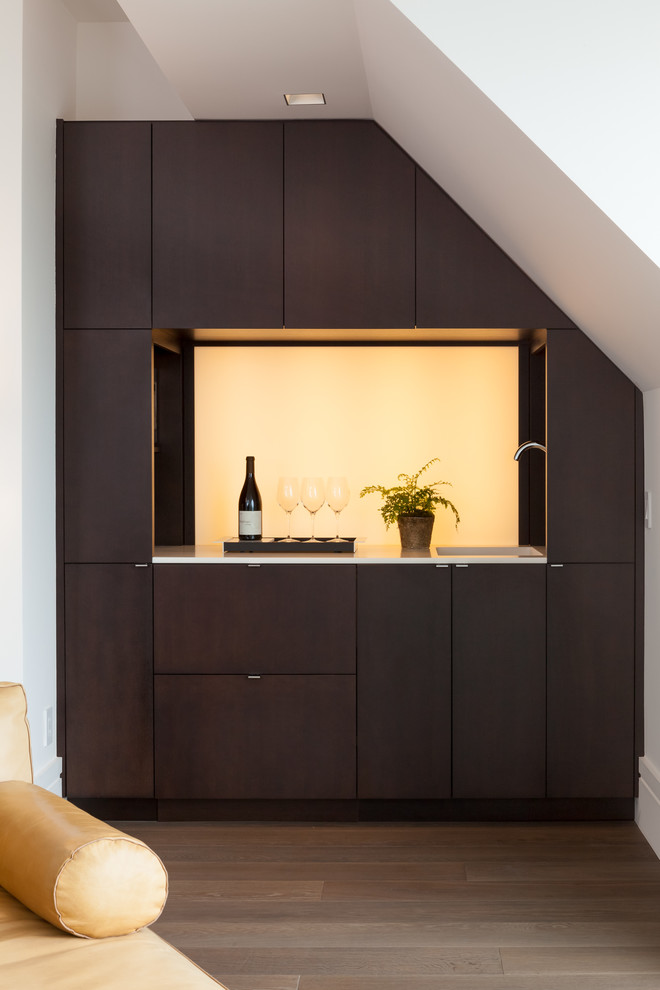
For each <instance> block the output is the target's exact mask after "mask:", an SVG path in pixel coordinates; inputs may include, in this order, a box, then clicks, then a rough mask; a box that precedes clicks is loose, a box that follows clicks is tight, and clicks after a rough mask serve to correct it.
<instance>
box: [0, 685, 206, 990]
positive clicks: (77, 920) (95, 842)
mask: <svg viewBox="0 0 660 990" xmlns="http://www.w3.org/2000/svg"><path fill="white" fill-rule="evenodd" d="M29 731H30V730H29V725H28V721H27V706H26V701H25V693H24V691H23V688H22V686H21V685H20V684H12V683H8V682H0V988H12V990H13V988H18V987H21V988H26V990H41V988H44V990H45V988H48V990H60V988H61V990H152V988H153V990H156V988H157V990H198V988H199V990H202V988H210V987H218V986H221V985H222V984H219V983H218V982H217V980H214V979H213V978H212V977H211V976H209V975H208V974H207V973H205V972H203V970H201V969H199V967H197V966H196V965H195V964H194V963H193V962H191V961H190V960H189V959H187V958H186V956H184V955H183V954H182V953H180V952H178V951H177V950H176V949H174V948H173V947H172V946H171V945H168V944H167V942H164V941H163V940H162V939H161V938H159V937H158V936H157V935H156V934H155V933H154V932H152V931H150V930H149V929H148V927H147V926H148V925H149V924H151V923H152V922H153V921H155V920H156V918H157V917H158V916H159V914H160V913H161V911H162V909H163V907H164V905H165V901H166V899H167V873H166V871H165V867H164V866H163V864H162V863H161V861H160V859H159V858H158V857H157V856H156V854H155V853H154V852H153V851H152V850H151V849H149V847H148V846H146V845H145V844H144V843H143V842H140V841H139V840H138V839H135V838H133V837H132V836H129V835H126V834H125V833H123V832H120V831H119V830H118V829H114V828H112V827H110V826H108V825H105V824H104V823H103V822H100V821H98V820H97V819H95V818H92V816H91V815H87V814H86V813H85V812H83V811H81V810H80V809H79V808H76V807H75V806H74V805H72V804H69V802H67V801H65V800H64V799H63V798H60V797H57V796H56V795H54V794H51V793H50V792H49V791H46V790H44V789H43V788H41V787H37V786H36V785H35V784H34V783H33V782H32V763H31V750H30V735H29Z"/></svg>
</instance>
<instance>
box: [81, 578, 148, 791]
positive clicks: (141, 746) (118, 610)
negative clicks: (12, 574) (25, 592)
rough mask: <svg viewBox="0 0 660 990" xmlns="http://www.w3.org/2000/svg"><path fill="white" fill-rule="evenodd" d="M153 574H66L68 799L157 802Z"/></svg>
mask: <svg viewBox="0 0 660 990" xmlns="http://www.w3.org/2000/svg"><path fill="white" fill-rule="evenodd" d="M151 571H152V568H151V566H144V567H136V566H134V565H132V564H68V565H67V566H66V567H65V569H64V597H65V610H64V612H65V614H64V622H65V633H66V708H67V721H66V767H65V771H66V793H67V794H68V795H69V797H72V798H76V797H81V798H150V797H153V790H154V782H153V662H152V594H151Z"/></svg>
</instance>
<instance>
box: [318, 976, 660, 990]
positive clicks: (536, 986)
mask: <svg viewBox="0 0 660 990" xmlns="http://www.w3.org/2000/svg"><path fill="white" fill-rule="evenodd" d="M299 990H658V979H657V976H655V975H650V974H646V975H645V974H641V975H638V974H633V975H629V976H625V975H622V974H615V975H613V976H608V975H607V974H602V973H599V974H597V975H589V976H580V980H579V984H576V981H575V976H573V975H571V976H532V977H530V976H511V975H509V974H507V975H506V976H462V975H456V976H416V977H414V978H406V982H405V986H402V983H401V979H400V978H399V977H396V976H393V977H387V976H382V977H379V978H378V979H373V978H371V977H361V976H348V977H347V976H302V977H301V979H300V984H299Z"/></svg>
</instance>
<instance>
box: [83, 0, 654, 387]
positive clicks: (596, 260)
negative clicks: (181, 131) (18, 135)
mask: <svg viewBox="0 0 660 990" xmlns="http://www.w3.org/2000/svg"><path fill="white" fill-rule="evenodd" d="M64 2H65V3H66V4H67V6H68V7H69V9H70V10H71V11H72V12H73V13H74V15H75V16H76V17H77V18H78V19H79V20H97V21H98V20H105V19H108V18H111V19H115V18H116V17H117V11H118V8H120V13H121V11H123V13H124V15H125V16H126V17H127V18H128V20H129V21H130V23H131V25H132V26H133V28H134V29H135V31H136V32H137V34H138V35H139V37H140V38H141V39H142V42H143V43H144V45H145V46H146V48H147V49H148V51H149V52H150V53H151V56H152V57H153V58H154V60H155V62H156V63H157V64H158V66H159V67H160V69H161V71H162V72H163V74H164V76H165V77H166V78H167V80H168V81H169V83H170V84H171V86H172V87H173V89H174V90H175V91H176V92H177V94H178V96H179V97H180V99H181V100H182V101H183V103H184V104H185V105H186V107H187V108H188V110H189V111H190V113H191V115H192V116H193V117H195V118H221V119H222V118H224V119H229V118H245V119H266V118H278V119H280V118H281V119H285V120H288V119H299V118H302V117H320V118H324V117H328V118H330V117H340V118H341V117H366V118H373V119H375V120H376V121H377V122H378V123H380V124H381V126H383V127H384V129H385V130H386V131H388V133H390V134H391V136H392V137H393V138H394V139H395V140H396V141H397V142H398V143H399V144H400V145H401V146H402V147H403V148H404V149H405V150H406V151H407V152H408V153H409V154H410V155H411V156H412V157H413V158H414V159H415V160H416V161H418V162H419V163H420V165H422V167H423V168H425V169H426V171H427V172H428V173H429V174H430V175H431V176H432V177H433V178H434V179H435V180H436V181H437V182H438V183H439V184H440V185H442V186H443V187H444V188H445V189H446V190H447V192H448V193H449V194H450V195H451V196H452V197H453V198H454V199H455V200H456V201H457V202H458V203H459V204H460V205H461V206H462V207H463V208H464V209H465V210H466V212H467V213H468V214H469V215H470V216H472V217H473V218H474V219H475V220H476V221H477V223H479V224H480V225H481V226H482V227H483V228H484V230H486V231H487V233H489V234H490V236H491V237H493V239H494V240H495V241H496V242H497V243H499V244H500V245H501V246H502V247H503V248H504V250H506V251H507V252H508V253H509V254H510V256H511V257H512V258H513V259H514V260H515V261H516V262H517V263H518V264H519V265H520V266H521V268H522V269H523V270H524V271H526V272H527V273H528V274H529V275H530V277H531V278H533V279H534V280H535V281H536V282H537V284H539V285H540V286H541V288H543V289H544V290H545V291H546V292H547V293H548V295H549V296H550V297H551V298H552V299H554V301H555V302H556V303H557V304H558V305H559V306H560V307H561V308H562V309H563V310H564V311H565V312H566V313H567V314H568V316H569V317H571V319H573V320H574V321H575V322H576V323H577V324H578V325H579V326H580V327H581V328H582V329H583V330H584V331H585V332H586V333H587V334H589V336H591V337H592V338H593V339H594V340H595V341H596V342H597V343H598V344H599V345H600V346H601V347H602V348H603V350H604V351H605V352H606V353H608V354H609V355H610V356H611V357H612V358H613V359H614V360H615V361H616V363H617V364H618V365H619V366H620V367H621V368H622V369H623V370H624V371H626V373H627V374H629V375H630V377H631V378H632V379H633V380H634V381H635V382H636V383H637V384H639V385H640V387H642V388H656V387H660V347H659V346H658V342H657V341H658V337H657V327H658V314H659V313H660V270H659V269H658V268H657V266H656V265H655V264H654V263H653V262H652V261H651V260H650V259H649V258H648V257H647V255H646V254H645V253H644V252H643V251H642V250H640V248H639V247H638V246H637V245H636V244H635V243H634V242H633V240H631V239H630V238H629V237H627V236H626V235H625V234H624V233H623V232H622V230H621V229H620V228H619V227H618V226H617V225H616V224H615V223H614V222H613V221H612V219H611V218H609V217H608V216H607V215H606V213H605V212H604V211H603V210H602V209H599V208H598V207H597V206H596V205H595V203H594V202H593V201H592V199H591V198H590V197H589V195H588V190H586V189H585V187H584V186H583V187H582V188H579V187H578V186H577V185H576V184H575V183H574V182H572V181H571V180H570V179H569V178H568V176H567V175H566V174H565V172H564V171H562V169H561V168H559V167H558V166H557V164H555V163H554V162H553V160H552V156H551V155H550V154H549V153H548V149H547V148H546V153H545V154H544V153H543V152H542V151H541V150H540V148H539V147H538V145H537V144H535V143H534V142H533V141H532V140H531V139H530V138H529V136H528V135H527V134H526V133H525V130H524V128H523V129H521V127H520V126H516V124H514V122H513V121H512V120H511V119H510V118H509V117H508V116H507V115H506V114H505V113H504V112H502V110H501V109H499V108H498V106H497V105H496V103H495V102H493V100H494V99H496V96H495V95H494V94H495V87H494V86H493V89H492V90H490V89H489V87H488V80H487V79H486V78H485V75H487V73H485V72H481V74H480V75H479V86H477V85H475V83H474V81H473V80H472V79H471V77H470V73H469V71H468V69H467V68H466V67H465V65H464V64H463V63H462V64H463V67H464V68H465V69H466V71H461V70H460V69H459V68H458V67H457V65H456V64H455V63H454V62H452V61H451V60H450V59H449V58H448V57H447V56H446V54H445V53H444V52H443V51H442V50H441V47H440V38H439V37H438V36H437V34H436V35H434V42H435V43H433V42H432V41H430V40H429V38H428V37H427V36H426V34H424V33H423V32H422V31H421V30H419V28H418V27H416V26H415V24H414V23H412V21H411V20H410V19H408V18H407V17H406V16H404V14H403V13H402V11H401V10H400V9H399V6H398V5H396V4H394V3H392V2H390V0H119V3H116V2H115V0H64ZM479 2H480V0H472V5H473V7H474V4H475V3H476V5H477V6H478V5H479ZM483 2H489V3H491V2H492V0H483ZM510 2H511V0H509V3H510ZM563 2H568V0H563ZM570 2H571V3H573V2H577V3H586V2H587V0H570ZM588 2H589V3H591V0H588ZM441 3H442V5H443V7H444V10H445V13H446V12H447V11H449V14H450V15H451V10H452V9H454V10H455V8H453V6H452V4H450V3H449V2H448V0H419V4H418V6H419V5H421V6H425V7H426V8H427V10H430V9H435V5H436V4H441ZM400 6H404V4H403V3H400ZM407 7H410V2H408V4H407ZM592 7H593V4H592ZM597 8H598V5H596V7H593V9H594V16H596V17H597V16H598V9H599V8H598V9H597ZM456 16H458V15H456ZM540 16H541V15H538V17H537V18H536V20H537V22H538V20H539V17H540ZM544 16H547V8H546V14H545V15H544ZM522 21H523V23H522V26H521V31H522V32H523V35H524V31H525V28H526V27H527V28H528V29H529V32H530V34H529V38H528V43H529V44H530V45H533V44H534V43H538V35H536V36H535V34H534V31H535V30H536V29H538V26H539V25H538V23H536V24H535V23H534V18H533V17H530V18H529V19H528V21H527V20H526V19H525V18H523V19H522ZM542 26H543V25H542V24H541V27H542ZM453 28H454V35H455V34H456V24H453ZM463 30H464V31H465V32H466V38H465V39H464V40H465V44H466V45H467V44H468V43H469V31H470V25H469V24H467V26H465V25H464V26H463ZM535 37H536V41H535ZM482 43H483V39H482ZM494 43H495V44H496V39H494ZM522 43H524V38H521V44H522ZM603 71H607V66H606V65H604V66H603ZM466 73H467V74H466ZM285 92H324V93H325V94H326V99H327V105H326V106H325V107H298V108H289V107H287V106H286V104H285V102H284V99H283V94H284V93H285ZM592 92H593V85H592ZM491 93H492V94H493V95H491ZM489 96H491V98H489ZM544 112H550V109H549V108H544V107H543V106H539V107H538V113H539V115H542V114H543V113H544ZM648 114H649V115H654V114H655V105H653V106H650V107H649V108H648ZM648 119H650V117H649V118H648ZM554 125H555V126H556V118H555V119H554ZM620 181H621V182H625V176H623V177H622V178H621V179H620ZM619 192H620V194H621V196H625V193H626V190H625V188H623V189H622V190H620V191H619Z"/></svg>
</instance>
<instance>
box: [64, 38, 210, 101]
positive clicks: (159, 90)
mask: <svg viewBox="0 0 660 990" xmlns="http://www.w3.org/2000/svg"><path fill="white" fill-rule="evenodd" d="M76 119H77V120H191V119H192V118H191V115H190V112H189V111H188V109H187V107H186V106H185V105H184V103H183V102H182V101H181V99H180V98H179V96H178V95H177V94H176V93H175V91H174V89H173V88H172V86H171V85H170V83H169V82H168V81H167V79H166V78H165V76H164V75H163V73H162V72H161V70H160V69H159V67H158V65H157V64H156V62H155V61H154V59H153V58H152V56H151V54H150V53H149V51H148V50H147V48H146V47H145V45H144V43H143V42H142V41H141V39H140V38H139V37H138V35H137V33H136V31H135V29H134V28H133V26H132V25H131V24H129V22H128V21H118V22H116V23H102V24H86V23H83V24H79V25H78V52H77V95H76Z"/></svg>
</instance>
